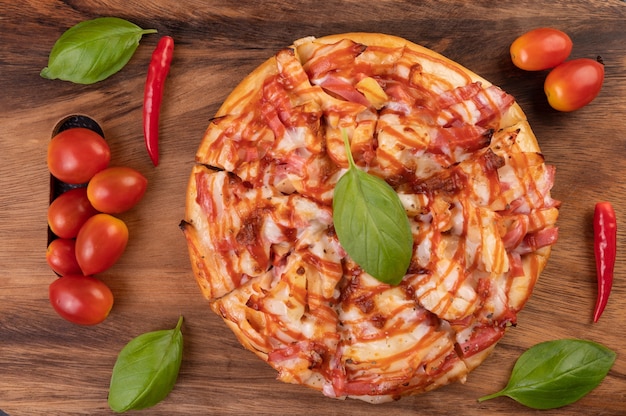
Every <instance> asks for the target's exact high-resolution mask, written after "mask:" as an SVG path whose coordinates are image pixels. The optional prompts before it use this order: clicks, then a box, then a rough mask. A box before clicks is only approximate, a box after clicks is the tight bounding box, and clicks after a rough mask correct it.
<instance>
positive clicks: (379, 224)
mask: <svg viewBox="0 0 626 416" xmlns="http://www.w3.org/2000/svg"><path fill="white" fill-rule="evenodd" d="M342 133H343V140H344V144H345V146H346V152H347V154H348V161H349V163H350V168H349V169H348V171H347V172H346V173H345V174H344V175H343V176H342V177H341V179H339V181H338V182H337V185H336V186H335V191H334V196H333V222H334V223H335V231H336V232H337V237H338V238H339V242H340V243H341V245H342V246H343V248H344V249H345V250H346V252H347V253H348V254H349V255H350V257H351V258H352V259H353V260H354V261H355V262H356V263H357V264H358V265H359V266H360V267H361V268H362V269H363V270H365V271H366V272H367V273H368V274H370V275H372V276H374V277H375V278H376V279H378V280H380V281H381V282H383V283H389V284H398V283H400V281H402V278H403V277H404V275H405V274H406V271H407V269H408V267H409V264H410V262H411V256H412V255H413V234H412V232H411V226H410V224H409V220H408V217H407V215H406V211H405V210H404V207H403V206H402V202H400V198H399V197H398V194H396V192H395V191H394V189H393V188H392V187H391V186H389V184H388V183H387V182H385V181H384V180H382V179H381V178H378V177H376V176H373V175H370V174H368V173H366V172H364V171H361V170H360V169H358V168H357V167H356V165H355V163H354V159H353V158H352V154H351V152H350V143H349V142H348V137H347V135H346V133H345V131H343V132H342Z"/></svg>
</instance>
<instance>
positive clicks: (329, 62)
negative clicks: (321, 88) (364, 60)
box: [303, 39, 367, 83]
mask: <svg viewBox="0 0 626 416" xmlns="http://www.w3.org/2000/svg"><path fill="white" fill-rule="evenodd" d="M365 49H367V46H365V45H362V44H360V43H356V42H354V41H352V40H349V39H343V40H341V41H339V42H337V43H334V44H329V45H320V46H319V47H318V49H317V50H316V51H315V52H314V53H313V55H312V56H311V57H310V58H309V59H308V60H307V61H306V63H305V64H304V65H303V67H304V69H305V71H306V73H307V74H308V76H309V79H310V80H311V81H312V82H313V83H315V81H316V80H318V79H320V78H322V77H323V76H324V75H326V74H327V73H329V72H332V71H334V70H337V69H340V70H341V69H343V70H345V69H346V68H354V67H355V65H354V59H355V58H356V57H357V56H359V55H360V54H361V53H363V51H364V50H365Z"/></svg>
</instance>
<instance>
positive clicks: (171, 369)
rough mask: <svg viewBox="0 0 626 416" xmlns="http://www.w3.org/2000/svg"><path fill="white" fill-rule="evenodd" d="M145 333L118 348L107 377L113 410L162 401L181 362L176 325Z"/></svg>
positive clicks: (141, 406)
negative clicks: (120, 349)
mask: <svg viewBox="0 0 626 416" xmlns="http://www.w3.org/2000/svg"><path fill="white" fill-rule="evenodd" d="M182 323H183V317H182V316H181V317H180V318H179V319H178V324H177V325H176V328H174V329H169V330H162V331H154V332H147V333H145V334H142V335H139V336H138V337H136V338H134V339H132V340H131V341H130V342H129V343H128V344H126V346H125V347H124V348H123V349H122V351H121V352H120V354H119V356H118V357H117V361H116V362H115V366H114V367H113V374H112V376H111V385H110V387H109V399H108V400H109V407H110V408H111V409H112V410H114V411H116V412H125V411H127V410H131V409H135V410H138V409H145V408H146V407H150V406H154V405H155V404H157V403H159V402H160V401H161V400H163V399H164V398H165V397H166V396H167V395H168V394H169V392H170V391H171V390H172V388H174V384H175V383H176V379H177V378H178V370H179V369H180V363H181V361H182V354H183V336H182V333H181V330H180V327H181V325H182Z"/></svg>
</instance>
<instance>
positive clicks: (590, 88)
mask: <svg viewBox="0 0 626 416" xmlns="http://www.w3.org/2000/svg"><path fill="white" fill-rule="evenodd" d="M603 82H604V65H603V64H602V63H601V62H598V61H595V60H593V59H588V58H580V59H573V60H571V61H567V62H564V63H562V64H561V65H559V66H557V67H556V68H554V69H553V70H552V71H550V73H549V74H548V76H547V77H546V80H545V83H544V91H545V93H546V97H548V102H549V103H550V105H551V106H552V108H554V109H555V110H559V111H574V110H577V109H579V108H581V107H584V106H586V105H587V104H589V103H590V102H591V101H593V99H594V98H596V96H597V95H598V94H599V93H600V89H601V88H602V83H603Z"/></svg>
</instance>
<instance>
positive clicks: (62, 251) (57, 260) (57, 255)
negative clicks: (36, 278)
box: [46, 238, 82, 276]
mask: <svg viewBox="0 0 626 416" xmlns="http://www.w3.org/2000/svg"><path fill="white" fill-rule="evenodd" d="M46 261H47V262H48V265H49V266H50V268H52V270H54V272H55V273H57V274H59V275H61V276H65V275H68V274H81V273H82V271H81V270H80V266H79V265H78V261H76V240H73V239H70V238H57V239H54V240H52V241H51V242H50V244H48V249H47V250H46Z"/></svg>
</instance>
